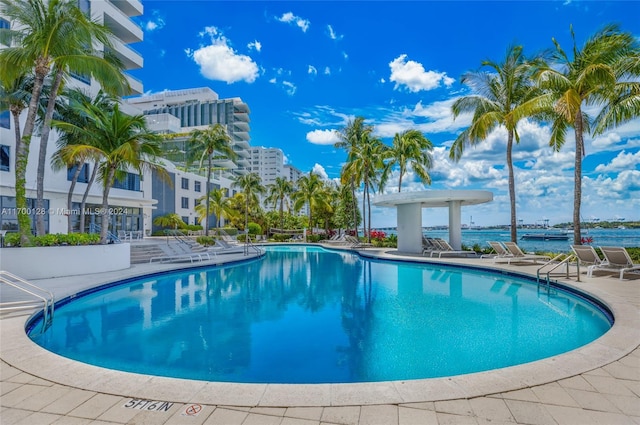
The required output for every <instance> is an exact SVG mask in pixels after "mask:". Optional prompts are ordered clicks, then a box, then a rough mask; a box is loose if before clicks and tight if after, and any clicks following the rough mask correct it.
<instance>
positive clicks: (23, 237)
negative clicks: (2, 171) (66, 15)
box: [15, 58, 49, 246]
mask: <svg viewBox="0 0 640 425" xmlns="http://www.w3.org/2000/svg"><path fill="white" fill-rule="evenodd" d="M48 72H49V64H48V63H47V61H46V58H38V61H37V63H36V67H35V78H34V81H33V90H32V92H31V99H30V100H29V109H28V110H27V111H28V112H27V119H26V121H25V123H24V130H23V131H22V137H21V138H20V140H21V142H20V143H19V144H17V145H16V165H15V176H16V215H17V217H18V229H19V231H20V245H21V246H28V245H29V236H30V235H31V219H30V218H29V214H28V208H27V191H26V185H27V178H26V175H27V162H28V160H29V147H30V145H31V136H32V135H33V129H34V127H35V125H36V113H37V111H38V102H39V101H40V94H41V93H42V86H43V85H44V77H45V76H46V75H47V73H48Z"/></svg>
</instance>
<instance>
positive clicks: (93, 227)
mask: <svg viewBox="0 0 640 425" xmlns="http://www.w3.org/2000/svg"><path fill="white" fill-rule="evenodd" d="M101 231H102V227H100V226H99V225H97V224H95V223H91V224H89V233H100V232H101ZM107 241H113V243H122V241H121V240H120V238H119V237H117V236H116V235H114V234H113V233H111V231H110V230H107Z"/></svg>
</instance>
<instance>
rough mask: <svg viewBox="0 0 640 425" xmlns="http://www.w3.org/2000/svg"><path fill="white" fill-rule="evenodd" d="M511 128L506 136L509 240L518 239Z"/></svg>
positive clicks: (514, 240) (515, 240)
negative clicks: (509, 214)
mask: <svg viewBox="0 0 640 425" xmlns="http://www.w3.org/2000/svg"><path fill="white" fill-rule="evenodd" d="M512 150H513V130H509V134H508V137H507V167H508V169H509V203H510V206H511V242H517V241H518V229H517V228H516V184H515V179H514V177H513V159H512V157H511V156H512V155H511V154H512Z"/></svg>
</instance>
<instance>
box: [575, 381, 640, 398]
mask: <svg viewBox="0 0 640 425" xmlns="http://www.w3.org/2000/svg"><path fill="white" fill-rule="evenodd" d="M585 380H586V381H587V382H589V384H590V385H591V386H592V387H593V388H595V391H597V392H599V393H602V394H618V395H625V396H633V395H634V394H633V392H632V391H631V390H630V389H629V388H628V387H627V386H626V385H625V381H626V380H623V379H616V378H613V377H608V376H586V377H585ZM630 382H638V381H630Z"/></svg>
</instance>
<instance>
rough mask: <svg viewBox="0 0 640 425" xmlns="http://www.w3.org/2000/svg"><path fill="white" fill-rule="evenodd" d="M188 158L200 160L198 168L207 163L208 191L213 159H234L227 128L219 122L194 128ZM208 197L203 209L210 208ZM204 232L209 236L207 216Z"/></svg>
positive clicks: (190, 138) (189, 160) (234, 155)
mask: <svg viewBox="0 0 640 425" xmlns="http://www.w3.org/2000/svg"><path fill="white" fill-rule="evenodd" d="M188 143H189V153H190V158H188V162H191V161H193V160H194V159H196V158H197V159H198V160H199V162H200V168H201V169H202V166H203V164H204V163H205V161H206V164H207V188H206V190H205V192H206V193H208V192H209V189H210V186H211V171H212V170H213V160H214V159H231V160H233V159H235V158H236V156H237V155H236V153H235V152H234V150H233V148H232V147H231V136H229V133H228V132H227V129H226V128H225V127H224V126H223V125H222V124H220V123H217V124H215V125H212V126H209V128H207V129H205V130H194V131H192V132H191V135H190V137H189V140H188ZM209 202H210V197H209V196H207V197H206V199H205V203H206V207H205V211H209V210H210V206H209ZM204 234H205V235H206V236H209V216H207V217H206V220H205V227H204Z"/></svg>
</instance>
